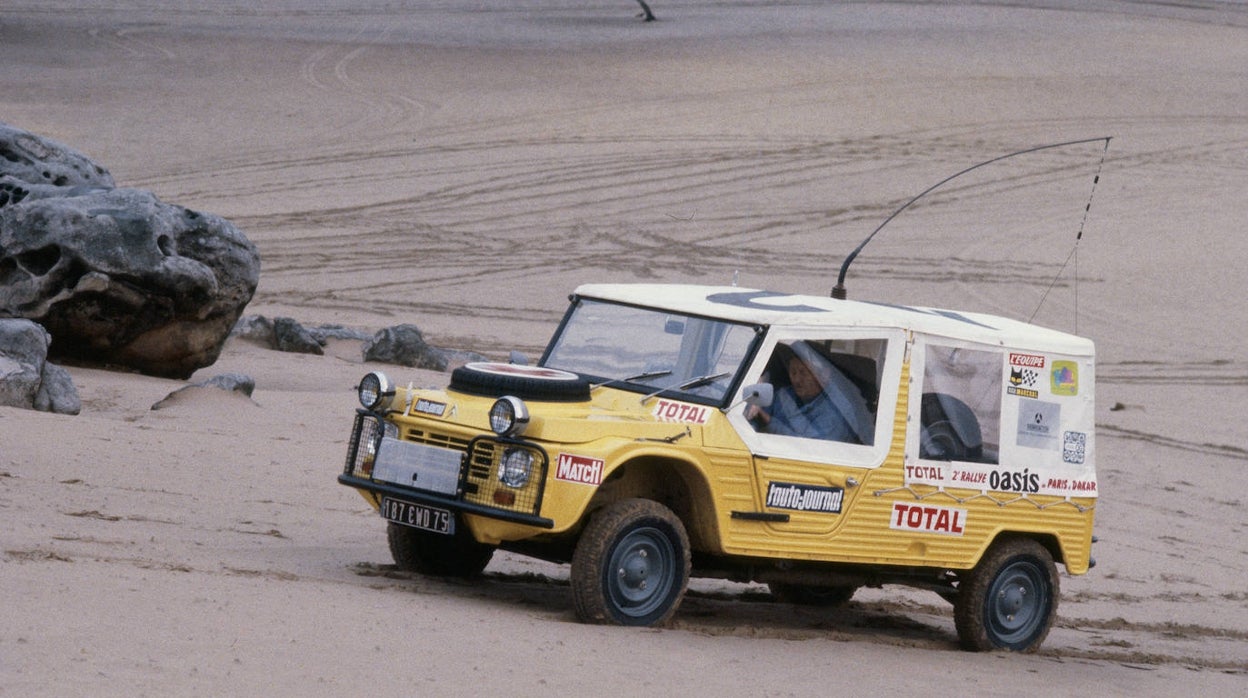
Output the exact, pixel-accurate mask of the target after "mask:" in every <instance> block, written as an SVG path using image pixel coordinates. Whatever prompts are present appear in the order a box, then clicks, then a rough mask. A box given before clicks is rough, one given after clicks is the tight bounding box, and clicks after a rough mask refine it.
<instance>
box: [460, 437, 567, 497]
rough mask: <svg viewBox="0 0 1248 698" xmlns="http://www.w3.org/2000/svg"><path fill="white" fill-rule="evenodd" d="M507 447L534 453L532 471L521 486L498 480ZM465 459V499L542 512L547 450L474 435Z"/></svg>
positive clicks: (547, 460) (547, 461)
mask: <svg viewBox="0 0 1248 698" xmlns="http://www.w3.org/2000/svg"><path fill="white" fill-rule="evenodd" d="M509 448H525V449H527V450H528V451H529V452H530V453H531V454H533V472H532V473H531V474H530V476H529V483H528V484H527V485H525V486H524V487H523V488H521V489H513V488H511V487H507V486H506V485H504V484H503V483H501V482H499V479H498V476H497V473H498V469H499V462H500V461H501V460H502V458H503V454H504V453H505V452H506V451H507V449H509ZM467 463H468V468H467V473H466V475H467V482H466V483H465V487H464V501H466V502H472V503H473V504H481V505H484V506H491V507H500V508H503V509H509V510H511V511H523V512H526V513H529V514H534V515H536V514H539V513H540V512H541V510H542V491H543V489H544V484H545V482H546V468H547V465H548V463H549V459H548V458H547V456H546V452H545V451H544V450H542V449H541V448H537V447H533V446H530V445H528V444H519V443H516V444H504V443H499V442H497V441H486V440H484V439H477V440H476V441H473V442H472V444H471V446H470V448H469V451H468V459H467Z"/></svg>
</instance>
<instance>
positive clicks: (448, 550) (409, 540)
mask: <svg viewBox="0 0 1248 698" xmlns="http://www.w3.org/2000/svg"><path fill="white" fill-rule="evenodd" d="M456 523H462V522H456ZM386 539H387V540H388V541H389V543H390V555H391V556H392V557H393V558H394V564H395V565H397V566H398V568H399V569H401V570H406V571H408V572H419V573H421V574H427V575H431V576H435V577H475V576H477V575H478V574H481V571H482V570H484V569H485V566H486V565H488V564H489V563H490V558H491V557H493V555H494V548H493V546H489V545H485V544H484V543H478V542H477V541H476V540H475V539H474V538H473V537H472V534H470V533H468V530H467V528H466V527H464V526H462V525H458V526H456V529H455V535H451V536H447V535H443V534H441V533H433V532H432V531H423V530H421V529H419V528H412V527H411V526H404V525H402V524H396V523H393V522H392V523H390V524H388V525H387V527H386Z"/></svg>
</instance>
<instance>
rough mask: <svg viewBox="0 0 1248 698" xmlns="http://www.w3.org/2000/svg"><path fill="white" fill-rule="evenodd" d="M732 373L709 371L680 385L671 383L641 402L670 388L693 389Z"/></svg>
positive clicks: (642, 402)
mask: <svg viewBox="0 0 1248 698" xmlns="http://www.w3.org/2000/svg"><path fill="white" fill-rule="evenodd" d="M731 375H732V372H731V371H725V372H724V373H709V374H707V375H705V376H698V377H697V378H694V379H693V380H688V381H685V382H684V383H681V384H680V385H669V386H667V387H666V388H659V389H658V390H656V391H654V392H653V393H650V394H649V395H647V396H645V397H643V398H642V399H641V404H643V405H644V404H646V401H648V400H649V399H650V398H652V397H654V396H655V395H659V394H660V393H665V392H667V391H669V390H692V389H693V388H701V387H702V386H704V385H710V384H711V383H714V382H715V381H717V380H720V379H721V378H727V377H729V376H731Z"/></svg>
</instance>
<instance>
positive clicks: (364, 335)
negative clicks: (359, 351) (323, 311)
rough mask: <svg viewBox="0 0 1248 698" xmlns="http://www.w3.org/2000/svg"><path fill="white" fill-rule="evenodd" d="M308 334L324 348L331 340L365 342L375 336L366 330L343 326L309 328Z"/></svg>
mask: <svg viewBox="0 0 1248 698" xmlns="http://www.w3.org/2000/svg"><path fill="white" fill-rule="evenodd" d="M308 334H310V335H312V338H313V339H315V340H316V341H318V342H320V343H321V345H322V346H324V345H325V343H326V342H328V341H329V340H331V339H346V340H353V341H358V342H365V341H368V340H369V339H370V338H371V337H372V336H373V335H372V333H370V332H365V331H364V330H353V329H351V328H349V327H343V326H342V325H317V326H316V327H309V328H308Z"/></svg>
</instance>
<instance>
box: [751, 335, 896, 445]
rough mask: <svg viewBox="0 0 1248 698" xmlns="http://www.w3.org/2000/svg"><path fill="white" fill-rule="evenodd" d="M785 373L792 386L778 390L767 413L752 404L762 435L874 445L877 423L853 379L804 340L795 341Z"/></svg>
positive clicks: (752, 414)
mask: <svg viewBox="0 0 1248 698" xmlns="http://www.w3.org/2000/svg"><path fill="white" fill-rule="evenodd" d="M782 347H783V348H785V349H789V350H790V351H791V353H790V354H789V356H788V358H787V360H786V361H785V364H784V366H785V369H786V371H787V373H788V376H789V384H788V385H786V386H783V387H780V388H777V389H776V392H775V398H774V399H773V400H772V403H771V406H770V407H768V408H767V409H760V408H758V407H756V406H753V405H751V406H750V409H749V410H747V412H746V417H748V418H749V419H750V420H751V421H753V422H754V423H755V425H756V427H757V428H758V430H759V431H764V432H767V433H770V434H781V435H785V436H800V437H804V438H808V439H827V440H830V441H844V442H846V443H853V444H867V445H870V444H871V443H872V442H873V441H874V439H875V433H874V432H875V428H874V420H872V418H871V414H870V412H869V411H868V410H867V406H866V402H865V401H864V400H863V399H862V393H861V392H860V391H859V390H858V387H857V386H856V385H854V383H853V382H852V381H850V380H849V378H847V377H846V376H845V374H844V373H841V371H840V369H838V368H837V367H836V366H833V365H832V363H831V362H829V361H828V360H827V359H826V358H824V357H823V356H821V355H819V353H818V352H816V351H815V350H814V349H813V348H811V347H810V345H808V344H806V343H805V342H794V343H793V344H792V345H789V346H788V347H784V345H780V346H778V347H777V353H779V352H780V351H781V350H782Z"/></svg>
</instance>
